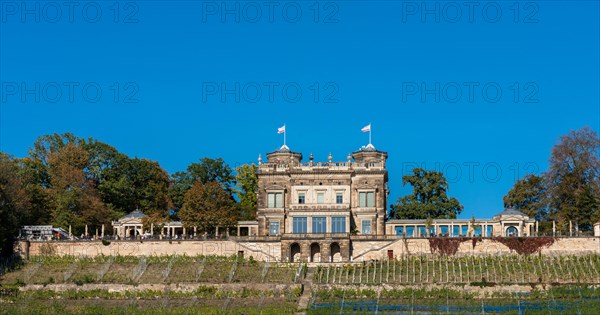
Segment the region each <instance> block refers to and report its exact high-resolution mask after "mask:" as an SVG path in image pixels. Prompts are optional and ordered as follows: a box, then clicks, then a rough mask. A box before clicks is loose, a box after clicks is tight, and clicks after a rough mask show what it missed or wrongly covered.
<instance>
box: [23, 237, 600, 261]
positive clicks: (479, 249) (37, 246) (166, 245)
mask: <svg viewBox="0 0 600 315" xmlns="http://www.w3.org/2000/svg"><path fill="white" fill-rule="evenodd" d="M347 242H348V241H347V240H346V242H341V243H340V246H341V254H342V257H343V260H345V261H348V258H347V257H348V256H347V255H348V254H346V253H348V251H347V246H349V247H350V248H349V254H350V256H351V257H352V261H362V260H371V259H384V258H386V257H388V255H392V256H394V257H398V256H402V255H407V254H409V255H419V254H430V253H431V250H430V247H429V240H428V239H424V238H407V239H389V240H385V239H383V240H352V241H351V243H347ZM288 243H290V242H286V241H283V242H280V241H270V242H265V241H255V242H243V241H237V242H236V241H225V240H223V241H191V240H190V241H185V240H182V241H176V240H174V241H143V242H140V241H112V242H111V243H110V244H108V245H103V244H102V242H100V241H89V242H82V241H74V242H68V241H62V242H31V243H30V244H29V255H31V256H37V255H73V256H92V257H93V256H97V255H106V256H108V255H121V256H127V255H133V256H142V255H145V256H152V255H155V256H160V255H188V256H196V255H217V256H231V255H237V254H239V253H240V252H243V255H244V257H250V256H252V257H253V258H254V259H256V260H269V261H282V251H284V250H285V252H284V258H285V259H286V260H287V259H288V257H287V256H288V255H289V252H287V251H288V248H289V246H290V244H288ZM319 243H322V242H319ZM307 244H308V243H307ZM285 245H287V247H286V246H285ZM326 245H327V244H323V248H324V249H325V247H326ZM19 248H20V250H21V251H22V254H23V256H25V251H26V248H27V246H26V242H21V243H20V244H19ZM309 250H310V248H309V247H308V248H307V249H306V251H304V253H303V254H302V258H303V259H302V260H304V261H306V260H307V258H308V255H310V252H309ZM510 253H511V250H510V249H509V248H508V247H507V246H505V245H504V244H502V243H499V242H496V241H493V240H491V239H483V240H480V241H478V242H477V243H476V244H475V246H474V247H473V242H472V241H471V240H468V241H465V242H463V243H461V244H460V246H459V248H458V252H457V255H497V254H510ZM541 253H542V254H543V255H584V254H591V253H597V254H600V238H598V237H590V238H556V240H555V242H554V244H552V245H551V246H549V247H547V248H543V249H542V251H541ZM327 254H329V252H328V251H327V250H323V252H322V256H323V258H325V257H327ZM325 261H327V260H325Z"/></svg>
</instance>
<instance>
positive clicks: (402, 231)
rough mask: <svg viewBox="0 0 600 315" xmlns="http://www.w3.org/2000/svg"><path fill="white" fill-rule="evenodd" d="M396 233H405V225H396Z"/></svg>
mask: <svg viewBox="0 0 600 315" xmlns="http://www.w3.org/2000/svg"><path fill="white" fill-rule="evenodd" d="M396 235H404V227H403V226H397V227H396Z"/></svg>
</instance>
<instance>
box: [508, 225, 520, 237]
mask: <svg viewBox="0 0 600 315" xmlns="http://www.w3.org/2000/svg"><path fill="white" fill-rule="evenodd" d="M506 236H507V237H514V236H519V231H518V230H517V228H516V227H514V226H509V227H508V228H506Z"/></svg>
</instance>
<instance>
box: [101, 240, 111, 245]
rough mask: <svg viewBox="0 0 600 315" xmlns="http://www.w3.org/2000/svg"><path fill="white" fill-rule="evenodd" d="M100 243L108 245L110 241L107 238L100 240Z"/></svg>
mask: <svg viewBox="0 0 600 315" xmlns="http://www.w3.org/2000/svg"><path fill="white" fill-rule="evenodd" d="M102 245H104V246H108V245H110V241H109V240H102Z"/></svg>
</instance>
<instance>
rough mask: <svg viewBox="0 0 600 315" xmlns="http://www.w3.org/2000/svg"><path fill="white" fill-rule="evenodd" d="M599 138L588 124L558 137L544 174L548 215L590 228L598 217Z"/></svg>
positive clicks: (599, 180)
mask: <svg viewBox="0 0 600 315" xmlns="http://www.w3.org/2000/svg"><path fill="white" fill-rule="evenodd" d="M599 149H600V138H598V134H597V133H596V132H594V131H593V130H592V129H591V128H589V127H584V128H581V129H579V130H577V131H573V130H572V131H571V132H569V134H567V135H565V136H562V137H560V139H559V142H558V143H557V144H556V145H555V146H554V147H553V148H552V154H551V156H550V166H549V169H548V172H546V174H545V181H546V183H547V189H548V195H549V208H550V214H551V216H552V218H553V219H555V220H557V221H558V222H560V223H561V224H563V223H564V224H568V221H573V223H574V224H577V225H578V226H579V227H580V228H581V229H582V230H591V229H592V225H593V223H594V221H595V220H596V219H597V218H598V216H599V210H598V208H599V205H600V159H599V157H598V152H599Z"/></svg>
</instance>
